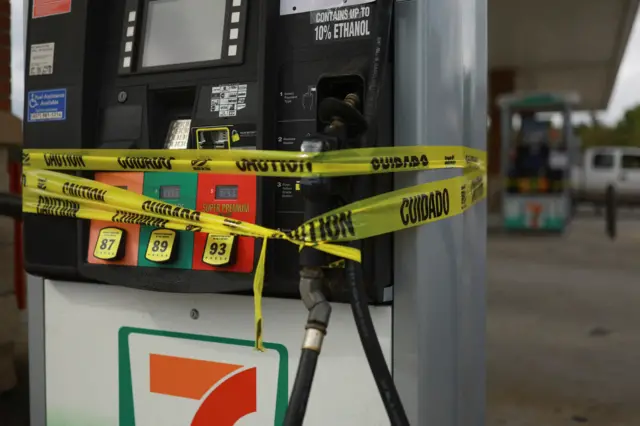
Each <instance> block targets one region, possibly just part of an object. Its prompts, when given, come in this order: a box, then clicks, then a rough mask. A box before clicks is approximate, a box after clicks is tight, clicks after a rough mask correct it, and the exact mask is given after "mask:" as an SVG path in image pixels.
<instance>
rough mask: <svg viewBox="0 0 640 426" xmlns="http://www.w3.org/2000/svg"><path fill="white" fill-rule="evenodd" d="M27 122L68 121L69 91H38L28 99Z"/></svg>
mask: <svg viewBox="0 0 640 426" xmlns="http://www.w3.org/2000/svg"><path fill="white" fill-rule="evenodd" d="M27 102H28V103H29V104H28V108H27V121H28V122H29V123H37V122H43V121H64V120H66V119H67V89H51V90H36V91H33V92H29V95H28V98H27Z"/></svg>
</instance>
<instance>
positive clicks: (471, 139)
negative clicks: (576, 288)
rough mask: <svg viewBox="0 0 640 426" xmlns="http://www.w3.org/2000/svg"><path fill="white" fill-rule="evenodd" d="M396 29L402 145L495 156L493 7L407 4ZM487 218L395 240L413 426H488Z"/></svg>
mask: <svg viewBox="0 0 640 426" xmlns="http://www.w3.org/2000/svg"><path fill="white" fill-rule="evenodd" d="M395 28H396V30H395V31H396V38H395V44H396V48H395V108H396V109H395V129H396V134H395V138H396V141H395V143H396V146H403V145H417V144H420V145H432V146H436V145H464V146H468V147H471V148H475V149H480V150H486V133H487V1H486V0H408V1H402V0H399V1H398V2H397V3H396V27H395ZM459 173H460V172H459V171H454V170H442V171H428V172H421V173H399V174H396V175H395V182H396V188H402V187H406V186H411V185H417V184H421V183H425V182H430V181H433V180H438V179H446V178H449V177H453V176H455V175H456V174H459ZM486 211H487V207H486V201H483V202H481V203H479V204H478V205H476V206H475V207H473V208H472V209H471V210H469V211H467V212H466V213H465V214H464V215H460V216H456V217H453V218H450V219H447V220H444V221H438V222H435V223H433V224H429V225H426V226H421V227H418V228H413V229H410V230H407V231H403V232H399V233H397V234H396V235H395V266H394V269H395V285H394V292H395V294H394V308H393V370H394V378H395V381H396V383H397V386H398V388H399V391H400V395H401V397H402V399H403V401H404V404H405V407H406V410H407V414H408V416H409V419H410V421H411V424H412V425H417V426H428V425H436V426H454V425H455V426H474V425H483V424H484V417H485V282H486V278H485V275H486V274H485V272H486V227H487V213H486Z"/></svg>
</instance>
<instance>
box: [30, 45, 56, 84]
mask: <svg viewBox="0 0 640 426" xmlns="http://www.w3.org/2000/svg"><path fill="white" fill-rule="evenodd" d="M54 50H55V43H40V44H32V45H31V53H30V55H29V76H35V75H51V74H53V54H54Z"/></svg>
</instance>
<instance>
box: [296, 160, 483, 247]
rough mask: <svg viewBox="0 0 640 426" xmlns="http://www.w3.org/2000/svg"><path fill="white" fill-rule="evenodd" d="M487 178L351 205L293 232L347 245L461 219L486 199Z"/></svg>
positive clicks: (475, 175)
mask: <svg viewBox="0 0 640 426" xmlns="http://www.w3.org/2000/svg"><path fill="white" fill-rule="evenodd" d="M486 185H487V183H486V175H485V174H484V172H481V171H468V172H467V173H465V174H464V175H463V176H459V177H455V178H451V179H445V180H440V181H436V182H430V183H425V184H422V185H415V186H412V187H409V188H404V189H400V190H397V191H393V192H388V193H386V194H382V195H378V196H376V197H371V198H367V199H366V200H362V201H358V202H355V203H352V204H348V205H346V206H344V207H340V208H338V209H335V210H332V211H330V212H327V213H326V214H324V215H322V216H318V217H316V218H314V219H312V220H309V221H307V222H305V223H304V224H302V225H301V226H300V227H298V228H297V229H296V230H295V231H293V232H292V234H291V237H292V238H293V239H294V240H297V241H301V242H306V243H310V242H311V243H323V242H332V243H338V242H346V241H353V240H361V239H364V238H370V237H374V236H376V235H381V234H386V233H389V232H396V231H401V230H403V229H407V228H411V227H414V226H420V225H424V224H426V223H430V222H435V221H438V220H443V219H447V218H449V217H452V216H456V215H459V214H461V213H463V212H464V211H465V210H467V209H469V208H470V207H471V206H473V205H474V204H476V203H477V202H478V201H480V200H482V199H483V198H485V196H486Z"/></svg>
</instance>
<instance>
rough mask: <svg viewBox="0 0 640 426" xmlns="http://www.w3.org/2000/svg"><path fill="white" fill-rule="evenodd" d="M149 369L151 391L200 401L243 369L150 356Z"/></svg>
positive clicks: (164, 356) (230, 365) (171, 357)
mask: <svg viewBox="0 0 640 426" xmlns="http://www.w3.org/2000/svg"><path fill="white" fill-rule="evenodd" d="M149 368H150V372H149V373H150V379H151V380H150V391H151V392H153V393H159V394H163V395H170V396H177V397H181V398H189V399H197V400H199V399H202V397H203V396H204V395H205V394H206V393H207V391H209V389H211V387H212V386H213V385H214V384H216V383H217V382H218V381H220V380H221V379H222V378H223V377H225V376H227V375H229V374H231V373H233V372H234V371H236V370H238V369H240V368H242V366H241V365H235V364H223V363H219V362H212V361H202V360H198V359H189V358H179V357H173V356H167V355H157V354H150V355H149Z"/></svg>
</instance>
